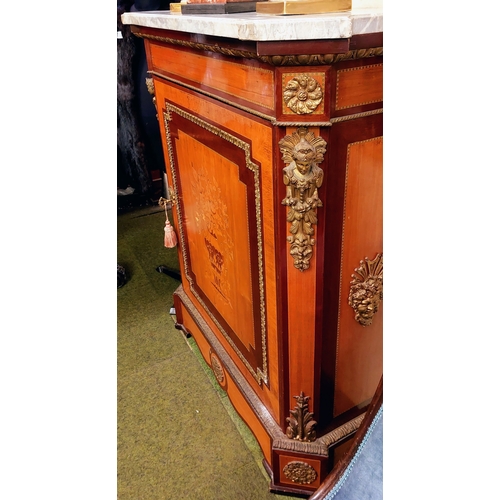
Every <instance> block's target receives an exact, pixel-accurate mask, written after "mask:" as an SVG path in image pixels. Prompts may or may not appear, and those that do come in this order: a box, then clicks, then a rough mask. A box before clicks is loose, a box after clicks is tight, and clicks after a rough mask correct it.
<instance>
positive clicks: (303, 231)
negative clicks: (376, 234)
mask: <svg viewBox="0 0 500 500" xmlns="http://www.w3.org/2000/svg"><path fill="white" fill-rule="evenodd" d="M279 147H280V151H281V153H282V155H283V156H282V159H283V161H284V162H285V163H286V164H287V166H286V167H285V168H284V169H283V182H284V183H285V185H286V198H284V199H283V201H282V202H281V203H282V204H283V205H286V206H287V207H289V210H288V213H287V221H288V222H290V223H291V225H290V233H292V236H288V237H287V241H288V242H289V243H290V244H291V247H290V255H291V256H292V257H293V261H294V262H293V265H294V266H295V267H296V268H297V269H299V270H300V271H304V270H306V269H309V265H310V260H311V257H312V252H313V249H312V247H313V245H314V244H315V240H314V238H313V235H314V225H316V224H317V223H318V218H317V215H316V208H317V207H322V206H323V203H322V202H321V200H320V199H319V197H318V188H319V187H320V186H321V184H322V183H323V170H321V168H319V167H318V164H319V163H321V162H322V161H323V157H324V156H323V155H324V153H325V151H326V141H325V140H324V139H323V138H321V137H316V136H315V135H314V134H313V133H312V132H309V130H308V129H307V128H306V127H300V128H298V129H297V131H296V132H294V133H293V134H292V135H287V136H285V137H284V138H283V139H281V141H280V142H279Z"/></svg>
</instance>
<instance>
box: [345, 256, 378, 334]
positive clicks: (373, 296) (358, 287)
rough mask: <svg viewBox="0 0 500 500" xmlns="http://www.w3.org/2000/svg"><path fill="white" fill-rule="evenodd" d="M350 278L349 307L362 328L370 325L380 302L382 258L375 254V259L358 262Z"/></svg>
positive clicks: (366, 258)
mask: <svg viewBox="0 0 500 500" xmlns="http://www.w3.org/2000/svg"><path fill="white" fill-rule="evenodd" d="M359 264H360V265H359V267H357V268H356V269H355V270H354V272H355V273H356V274H352V275H351V277H352V278H353V280H352V281H351V289H350V292H349V305H350V306H351V307H352V308H353V309H354V312H355V316H354V319H355V320H356V321H357V322H358V323H359V324H360V325H362V326H369V325H371V324H372V321H373V317H374V316H375V313H376V312H377V311H378V308H379V304H380V302H381V301H382V290H383V257H382V254H377V256H376V257H375V259H373V260H369V259H368V257H365V260H364V261H363V260H362V261H360V263H359Z"/></svg>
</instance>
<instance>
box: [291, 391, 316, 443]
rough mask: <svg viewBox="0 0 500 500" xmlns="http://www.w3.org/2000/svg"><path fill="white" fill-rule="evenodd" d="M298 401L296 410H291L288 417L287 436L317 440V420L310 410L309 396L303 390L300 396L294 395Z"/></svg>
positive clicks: (298, 439)
mask: <svg viewBox="0 0 500 500" xmlns="http://www.w3.org/2000/svg"><path fill="white" fill-rule="evenodd" d="M294 398H295V399H296V401H297V404H296V405H295V409H294V410H290V416H289V417H287V419H286V421H287V422H288V427H287V428H286V436H287V437H288V438H289V439H295V440H297V441H315V440H316V423H317V422H316V421H315V420H313V415H314V414H313V413H310V412H309V399H310V398H309V396H305V395H304V393H303V392H302V391H301V392H300V395H299V396H294Z"/></svg>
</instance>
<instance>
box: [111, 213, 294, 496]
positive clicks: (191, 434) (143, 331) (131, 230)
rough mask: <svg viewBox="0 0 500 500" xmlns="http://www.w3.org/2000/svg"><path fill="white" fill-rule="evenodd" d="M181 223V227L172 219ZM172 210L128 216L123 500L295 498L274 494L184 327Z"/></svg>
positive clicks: (121, 301)
mask: <svg viewBox="0 0 500 500" xmlns="http://www.w3.org/2000/svg"><path fill="white" fill-rule="evenodd" d="M171 220H172V219H171ZM164 222H165V212H164V211H163V210H162V209H160V208H159V207H146V208H139V209H136V210H132V211H130V212H128V213H122V214H119V215H118V225H117V228H118V256H117V257H118V264H120V265H122V266H124V267H125V269H126V272H127V275H128V282H127V284H126V285H125V286H124V287H122V288H119V289H118V291H117V293H118V300H117V333H118V346H117V356H118V358H117V359H118V388H117V390H118V415H117V419H118V455H117V457H118V464H117V468H118V483H117V487H118V499H119V500H166V499H183V500H212V499H213V500H215V499H217V500H224V499H228V500H229V499H230V500H265V499H287V498H291V497H288V496H285V495H276V494H272V493H270V492H269V477H268V476H267V474H266V473H265V471H264V468H263V466H262V453H261V451H260V449H259V447H258V445H257V442H256V440H255V438H254V437H253V434H252V433H251V432H250V431H249V429H248V427H247V426H246V425H245V423H244V422H243V421H242V420H241V419H240V418H239V416H238V415H237V414H236V412H235V410H234V408H233V407H232V405H231V403H230V402H229V400H228V398H227V396H226V394H225V393H224V392H223V391H222V389H220V387H219V386H218V384H217V382H216V381H215V378H214V376H213V374H212V371H211V370H210V369H209V368H208V367H207V365H206V364H205V363H204V361H203V360H202V358H201V353H200V352H199V350H198V349H197V347H196V344H195V342H194V341H193V340H192V339H186V338H185V337H184V334H183V333H182V332H180V331H179V330H176V329H175V328H174V318H173V317H172V316H171V315H170V308H171V307H172V305H173V301H172V293H173V292H174V290H175V289H176V288H177V286H178V285H179V282H178V281H176V280H175V279H173V278H170V277H169V276H166V275H165V274H162V273H159V272H157V271H156V267H157V266H159V265H165V266H168V267H171V268H174V269H177V270H178V269H179V261H178V259H177V251H176V249H167V248H165V247H164V246H163V226H164Z"/></svg>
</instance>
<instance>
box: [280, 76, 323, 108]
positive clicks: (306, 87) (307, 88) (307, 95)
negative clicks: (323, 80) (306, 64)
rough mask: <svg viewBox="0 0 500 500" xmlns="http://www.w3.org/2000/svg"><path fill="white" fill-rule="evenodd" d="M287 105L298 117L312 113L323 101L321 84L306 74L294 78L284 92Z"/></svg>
mask: <svg viewBox="0 0 500 500" xmlns="http://www.w3.org/2000/svg"><path fill="white" fill-rule="evenodd" d="M283 100H284V101H285V104H286V105H287V106H288V108H289V109H291V110H292V111H293V112H294V113H297V114H298V115H307V114H310V113H312V112H313V111H314V110H315V109H316V108H317V107H318V105H319V104H320V103H321V101H322V100H323V91H322V90H321V86H320V84H319V83H318V82H317V81H316V80H315V79H314V78H312V77H311V76H308V75H306V74H302V75H298V76H295V77H293V78H292V79H291V80H290V81H289V82H288V83H287V85H286V87H285V90H284V92H283Z"/></svg>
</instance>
